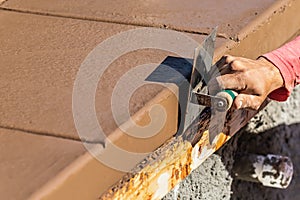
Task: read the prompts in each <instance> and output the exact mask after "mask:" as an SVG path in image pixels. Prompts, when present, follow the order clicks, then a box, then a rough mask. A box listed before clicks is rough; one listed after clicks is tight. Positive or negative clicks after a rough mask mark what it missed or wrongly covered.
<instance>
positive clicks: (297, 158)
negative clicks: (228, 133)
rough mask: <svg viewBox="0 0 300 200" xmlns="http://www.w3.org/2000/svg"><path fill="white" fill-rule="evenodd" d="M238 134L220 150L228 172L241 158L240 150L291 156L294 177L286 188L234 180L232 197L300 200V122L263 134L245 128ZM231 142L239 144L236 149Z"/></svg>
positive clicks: (242, 199) (243, 199) (281, 126)
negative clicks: (234, 161)
mask: <svg viewBox="0 0 300 200" xmlns="http://www.w3.org/2000/svg"><path fill="white" fill-rule="evenodd" d="M237 136H238V137H236V138H233V140H232V141H230V143H231V144H228V145H226V146H225V147H224V148H222V150H221V152H222V153H221V154H222V160H223V162H224V164H225V165H226V166H227V169H228V171H229V172H230V171H231V169H232V164H233V163H232V162H231V161H233V160H234V159H238V158H239V155H240V154H241V153H242V154H245V153H255V154H261V155H266V154H277V155H284V156H289V157H290V158H291V159H292V162H293V165H294V176H293V179H292V182H291V184H290V185H289V187H288V188H287V189H276V188H269V187H264V186H262V185H261V184H258V183H251V182H246V181H241V180H236V179H234V180H233V183H232V185H231V191H232V195H231V199H233V200H240V199H241V200H248V199H249V200H250V199H255V200H276V199H278V200H282V199H288V200H298V199H300V123H297V124H291V125H285V124H282V125H279V126H276V127H274V128H272V129H269V130H266V131H265V132H263V133H260V134H253V133H251V132H248V131H245V129H244V130H242V131H240V132H239V133H238V135H237ZM230 145H233V146H236V148H235V150H234V152H232V150H233V149H230V148H232V147H229V146H230ZM226 151H227V153H226ZM228 151H229V152H228ZM230 151H231V154H230ZM232 177H233V176H232Z"/></svg>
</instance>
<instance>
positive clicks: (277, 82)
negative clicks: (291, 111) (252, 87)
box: [258, 56, 284, 92]
mask: <svg viewBox="0 0 300 200" xmlns="http://www.w3.org/2000/svg"><path fill="white" fill-rule="evenodd" d="M258 61H259V62H260V63H261V64H262V66H264V67H266V69H267V74H266V76H267V77H268V78H269V79H270V92H272V91H274V90H276V89H278V88H282V87H284V79H283V77H282V75H281V72H280V70H279V69H278V68H277V67H276V66H275V65H274V64H273V63H272V62H270V61H269V60H268V59H267V58H265V57H262V56H261V57H259V58H258Z"/></svg>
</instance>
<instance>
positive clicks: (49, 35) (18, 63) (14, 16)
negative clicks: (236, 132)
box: [0, 11, 225, 140]
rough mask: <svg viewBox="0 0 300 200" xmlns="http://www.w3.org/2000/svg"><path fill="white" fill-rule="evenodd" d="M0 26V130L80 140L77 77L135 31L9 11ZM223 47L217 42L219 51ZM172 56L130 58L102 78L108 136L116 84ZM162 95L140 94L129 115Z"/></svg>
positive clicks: (99, 96) (99, 99)
mask: <svg viewBox="0 0 300 200" xmlns="http://www.w3.org/2000/svg"><path fill="white" fill-rule="evenodd" d="M0 22H1V24H2V25H1V27H0V33H1V34H0V41H1V52H0V55H1V58H0V61H1V79H0V81H1V84H2V85H3V86H4V87H1V88H0V93H1V94H2V95H1V97H0V100H1V104H0V113H1V115H0V126H2V127H9V128H17V129H22V130H25V131H29V132H34V133H37V134H39V133H40V134H45V135H56V136H59V137H65V138H70V139H75V140H79V137H78V135H77V132H76V130H75V126H74V121H73V116H72V92H73V85H74V81H75V78H76V74H77V71H78V69H79V67H80V65H81V63H82V62H83V60H84V59H85V58H86V56H87V55H88V53H89V52H90V51H91V50H92V49H93V48H95V47H96V46H97V45H98V44H99V43H101V42H102V41H103V40H105V39H107V38H108V37H110V36H113V35H114V34H116V33H119V32H121V31H125V30H129V29H133V28H135V27H133V26H124V25H116V24H108V23H101V22H100V23H99V22H89V21H82V20H72V19H64V18H58V17H45V16H35V15H29V14H22V13H15V12H7V11H0ZM193 37H194V38H195V39H197V40H198V41H201V40H202V39H203V38H204V36H197V35H193ZM224 41H225V40H224V39H219V40H218V42H217V45H218V46H220V45H221V44H222V43H223V42H224ZM168 55H170V53H168V52H162V51H158V50H141V51H138V52H133V53H129V54H126V55H123V56H122V57H120V58H119V59H117V60H116V61H115V62H114V63H113V64H112V65H111V66H110V67H109V70H107V71H106V72H105V73H104V75H103V81H102V80H100V81H99V87H98V90H97V92H96V110H97V114H98V119H99V122H100V123H101V125H102V127H103V129H104V131H105V132H106V133H107V134H109V133H110V132H112V131H114V130H115V129H116V128H117V125H116V124H115V123H114V119H113V117H112V114H111V111H110V109H108V108H109V107H110V103H111V101H110V98H111V94H112V91H113V88H114V86H115V84H116V82H117V80H118V79H119V78H120V77H121V76H122V74H124V73H126V72H127V71H128V70H129V69H131V68H134V67H136V66H137V65H141V64H144V63H158V64H159V63H161V62H162V61H163V60H164V59H165V58H166V56H168ZM137 57H138V58H139V59H137ZM100 83H101V84H100ZM161 90H162V87H158V86H155V85H148V86H147V87H144V88H141V89H140V90H139V91H137V92H136V93H135V95H134V96H133V97H132V98H131V104H130V113H131V114H134V113H135V112H136V111H137V110H139V109H140V108H141V107H142V106H144V105H145V103H146V102H147V101H149V100H150V99H151V98H153V97H154V96H155V95H156V94H157V93H158V92H159V91H161ZM141 94H143V95H141ZM124 121H126V119H125V120H124Z"/></svg>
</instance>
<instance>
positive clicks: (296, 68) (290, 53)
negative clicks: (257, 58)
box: [263, 36, 300, 101]
mask: <svg viewBox="0 0 300 200" xmlns="http://www.w3.org/2000/svg"><path fill="white" fill-rule="evenodd" d="M263 57H265V58H267V59H268V60H269V61H270V62H272V63H273V64H274V65H275V66H276V67H277V68H278V69H279V71H280V73H281V76H282V77H283V80H284V87H282V88H279V89H277V90H275V91H273V92H272V93H271V94H270V95H269V97H270V98H271V99H275V100H278V101H285V100H286V99H287V98H288V96H289V95H290V93H291V91H292V90H293V88H294V87H295V86H296V85H297V84H299V83H300V36H299V37H297V38H296V39H295V40H293V41H291V42H289V43H287V44H285V45H284V46H282V47H280V48H278V49H276V50H274V51H272V52H270V53H267V54H264V55H263Z"/></svg>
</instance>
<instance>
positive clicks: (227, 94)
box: [216, 90, 238, 111]
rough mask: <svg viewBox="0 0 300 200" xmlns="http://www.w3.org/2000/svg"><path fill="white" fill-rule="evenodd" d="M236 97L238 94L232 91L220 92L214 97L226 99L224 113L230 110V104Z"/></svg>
mask: <svg viewBox="0 0 300 200" xmlns="http://www.w3.org/2000/svg"><path fill="white" fill-rule="evenodd" d="M237 95H238V93H237V92H235V91H233V90H222V91H221V92H219V93H217V95H216V96H218V97H223V98H225V99H226V101H227V108H226V111H227V110H229V108H231V106H232V103H233V101H234V99H235V97H236V96H237Z"/></svg>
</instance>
